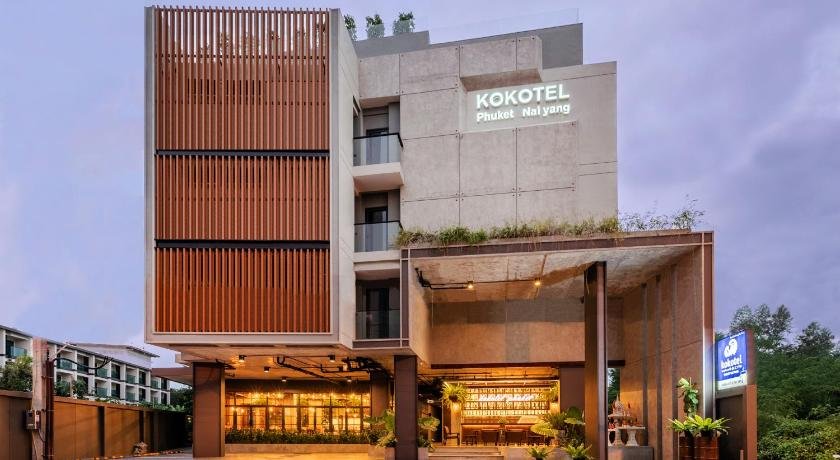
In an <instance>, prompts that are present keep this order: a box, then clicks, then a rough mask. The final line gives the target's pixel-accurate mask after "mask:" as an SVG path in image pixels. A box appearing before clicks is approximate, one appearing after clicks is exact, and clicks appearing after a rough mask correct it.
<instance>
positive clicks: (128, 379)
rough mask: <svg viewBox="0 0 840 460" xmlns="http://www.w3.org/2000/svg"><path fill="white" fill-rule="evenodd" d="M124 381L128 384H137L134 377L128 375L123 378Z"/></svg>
mask: <svg viewBox="0 0 840 460" xmlns="http://www.w3.org/2000/svg"><path fill="white" fill-rule="evenodd" d="M125 381H126V382H128V383H137V377H135V376H133V375H130V374H129V375H126V376H125Z"/></svg>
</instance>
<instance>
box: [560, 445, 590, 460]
mask: <svg viewBox="0 0 840 460" xmlns="http://www.w3.org/2000/svg"><path fill="white" fill-rule="evenodd" d="M591 448H592V446H584V445H583V443H580V444H572V443H569V444H567V445H566V447H564V448H563V450H565V451H566V453H567V454H569V457H571V458H572V460H592V456H591V455H589V449H591Z"/></svg>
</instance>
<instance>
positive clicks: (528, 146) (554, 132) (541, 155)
mask: <svg viewBox="0 0 840 460" xmlns="http://www.w3.org/2000/svg"><path fill="white" fill-rule="evenodd" d="M577 146H578V124H577V122H570V123H562V124H551V125H540V126H529V127H525V128H518V129H517V130H516V156H517V168H516V181H517V186H518V187H519V189H520V190H545V189H555V188H564V187H572V186H574V183H575V179H576V178H577V161H578V155H577Z"/></svg>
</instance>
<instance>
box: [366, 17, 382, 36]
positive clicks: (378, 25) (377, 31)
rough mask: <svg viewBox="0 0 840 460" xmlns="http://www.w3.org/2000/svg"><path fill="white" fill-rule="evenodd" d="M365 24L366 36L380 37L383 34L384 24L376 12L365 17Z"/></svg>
mask: <svg viewBox="0 0 840 460" xmlns="http://www.w3.org/2000/svg"><path fill="white" fill-rule="evenodd" d="M365 22H366V24H367V26H366V29H367V38H382V37H384V36H385V24H383V23H382V18H381V17H380V16H379V15H378V14H374V15H373V16H372V17H371V16H367V17H365Z"/></svg>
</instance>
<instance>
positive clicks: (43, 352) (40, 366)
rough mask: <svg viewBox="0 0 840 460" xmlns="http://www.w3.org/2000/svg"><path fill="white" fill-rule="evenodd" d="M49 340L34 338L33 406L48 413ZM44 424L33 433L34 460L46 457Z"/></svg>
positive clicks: (41, 411)
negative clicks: (46, 379) (47, 364)
mask: <svg viewBox="0 0 840 460" xmlns="http://www.w3.org/2000/svg"><path fill="white" fill-rule="evenodd" d="M47 350H48V348H47V341H46V340H44V339H41V338H33V339H32V407H31V409H32V410H33V411H34V413H36V414H40V415H46V413H45V409H46V404H45V400H44V398H45V396H46V392H45V389H44V387H45V386H46V385H45V384H46V381H45V378H44V377H45V375H47V374H46V367H47V366H46V363H47V355H48V351H47ZM42 426H43V425H41V426H38V427H37V429H35V430H33V431H32V432H31V433H32V460H41V459H42V458H46V451H45V449H44V436H43V435H42V430H41V428H42Z"/></svg>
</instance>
